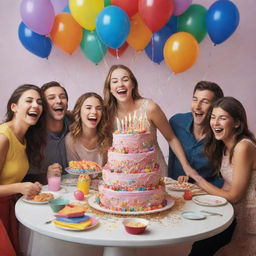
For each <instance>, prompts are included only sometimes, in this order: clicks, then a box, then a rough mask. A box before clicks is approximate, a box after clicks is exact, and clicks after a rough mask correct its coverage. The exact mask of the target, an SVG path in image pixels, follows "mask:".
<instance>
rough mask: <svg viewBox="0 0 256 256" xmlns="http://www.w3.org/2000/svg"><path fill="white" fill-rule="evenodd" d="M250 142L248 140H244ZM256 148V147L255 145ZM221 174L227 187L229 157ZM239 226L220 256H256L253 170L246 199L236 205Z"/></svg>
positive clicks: (219, 253)
mask: <svg viewBox="0 0 256 256" xmlns="http://www.w3.org/2000/svg"><path fill="white" fill-rule="evenodd" d="M244 140H246V141H249V142H250V143H252V142H251V141H250V140H248V139H244ZM253 145H254V146H255V147H256V145H255V144H253ZM221 174H222V176H223V178H224V180H225V184H224V188H225V186H226V187H227V186H230V184H231V183H232V174H233V170H232V165H231V164H230V163H229V155H224V156H223V159H222V165H221ZM234 210H235V216H236V219H237V226H236V229H235V232H234V234H233V237H232V240H231V242H230V243H229V244H228V245H227V246H225V247H224V248H222V249H221V250H220V251H219V252H218V253H217V254H216V255H218V256H224V255H225V256H231V255H232V256H236V255H237V256H238V255H239V256H256V169H254V170H252V173H251V177H250V181H249V185H248V189H247V192H246V195H245V196H244V198H243V199H242V200H241V201H240V202H239V203H238V204H235V205H234Z"/></svg>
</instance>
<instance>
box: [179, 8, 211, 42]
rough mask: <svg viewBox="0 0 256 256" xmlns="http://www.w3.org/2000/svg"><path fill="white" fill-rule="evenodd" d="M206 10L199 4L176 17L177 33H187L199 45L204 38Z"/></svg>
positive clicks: (205, 32)
mask: <svg viewBox="0 0 256 256" xmlns="http://www.w3.org/2000/svg"><path fill="white" fill-rule="evenodd" d="M206 12H207V10H206V9H205V7H203V6H202V5H200V4H192V5H190V7H189V8H188V9H187V10H186V12H184V13H183V14H182V15H180V16H179V17H178V31H182V32H188V33H190V34H191V35H193V36H194V37H195V38H196V40H197V42H198V43H200V42H201V41H202V40H203V39H204V38H205V36H206V34H207V31H206V25H205V17H206Z"/></svg>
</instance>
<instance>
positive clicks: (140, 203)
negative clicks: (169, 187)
mask: <svg viewBox="0 0 256 256" xmlns="http://www.w3.org/2000/svg"><path fill="white" fill-rule="evenodd" d="M166 196H167V193H166V191H165V189H164V187H161V188H159V189H154V190H147V191H114V190H111V189H109V188H106V187H105V186H104V185H100V186H99V201H100V202H99V203H100V205H102V206H103V207H105V208H107V209H110V210H114V211H125V212H126V211H130V212H132V211H150V210H154V209H159V208H162V207H164V206H165V205H166Z"/></svg>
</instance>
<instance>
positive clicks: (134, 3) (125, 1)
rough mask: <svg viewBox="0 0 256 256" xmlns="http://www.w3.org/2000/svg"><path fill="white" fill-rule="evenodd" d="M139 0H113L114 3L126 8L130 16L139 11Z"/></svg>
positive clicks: (123, 8)
mask: <svg viewBox="0 0 256 256" xmlns="http://www.w3.org/2000/svg"><path fill="white" fill-rule="evenodd" d="M138 1H139V0H111V2H112V5H116V6H118V7H120V8H121V9H122V10H124V11H125V12H126V13H127V15H128V16H129V17H132V16H133V15H134V14H136V13H137V12H138Z"/></svg>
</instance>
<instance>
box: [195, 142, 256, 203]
mask: <svg viewBox="0 0 256 256" xmlns="http://www.w3.org/2000/svg"><path fill="white" fill-rule="evenodd" d="M255 159H256V149H255V147H254V146H253V145H251V144H250V143H249V142H246V141H242V142H240V143H238V144H237V145H236V147H235V151H234V155H233V159H232V163H233V179H232V184H231V186H230V187H229V189H228V190H224V189H220V188H217V187H215V186H213V185H212V184H210V183H209V182H207V181H206V180H205V179H203V178H202V177H200V176H195V177H192V178H194V179H195V180H196V181H197V184H198V185H199V186H200V187H201V188H202V189H203V190H205V191H206V192H208V193H209V194H212V195H216V196H222V197H224V198H226V199H227V200H228V201H229V202H232V203H237V202H239V201H240V200H241V199H242V198H243V196H244V194H245V192H246V189H247V187H248V184H249V181H250V176H251V171H252V169H254V168H255V167H256V160H255Z"/></svg>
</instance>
